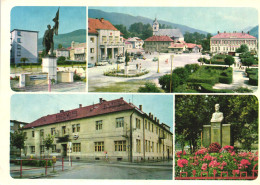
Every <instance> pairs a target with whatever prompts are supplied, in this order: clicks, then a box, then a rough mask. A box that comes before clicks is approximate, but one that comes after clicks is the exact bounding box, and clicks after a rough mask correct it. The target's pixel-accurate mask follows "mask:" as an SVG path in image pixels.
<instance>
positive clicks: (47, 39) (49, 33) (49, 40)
mask: <svg viewBox="0 0 260 185" xmlns="http://www.w3.org/2000/svg"><path fill="white" fill-rule="evenodd" d="M59 10H60V9H58V11H57V13H56V16H55V18H54V19H53V22H54V23H55V24H54V26H53V27H52V28H51V25H48V26H47V28H48V29H47V30H46V31H45V33H44V36H43V40H42V45H43V47H45V52H46V53H45V56H46V55H48V53H49V51H50V56H53V50H54V42H53V36H54V34H55V35H58V29H59Z"/></svg>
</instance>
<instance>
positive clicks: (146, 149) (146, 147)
mask: <svg viewBox="0 0 260 185" xmlns="http://www.w3.org/2000/svg"><path fill="white" fill-rule="evenodd" d="M147 143H148V141H147V140H145V151H146V152H148V144H147Z"/></svg>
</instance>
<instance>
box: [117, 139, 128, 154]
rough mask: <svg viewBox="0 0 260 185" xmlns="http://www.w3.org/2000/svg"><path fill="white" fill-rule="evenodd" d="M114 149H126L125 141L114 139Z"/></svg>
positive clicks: (118, 150)
mask: <svg viewBox="0 0 260 185" xmlns="http://www.w3.org/2000/svg"><path fill="white" fill-rule="evenodd" d="M115 151H116V152H121V151H126V141H115Z"/></svg>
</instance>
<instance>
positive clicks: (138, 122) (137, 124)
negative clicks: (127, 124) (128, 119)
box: [136, 118, 141, 129]
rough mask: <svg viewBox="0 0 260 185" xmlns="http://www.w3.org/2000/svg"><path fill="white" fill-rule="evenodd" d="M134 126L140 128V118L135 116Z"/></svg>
mask: <svg viewBox="0 0 260 185" xmlns="http://www.w3.org/2000/svg"><path fill="white" fill-rule="evenodd" d="M136 128H138V129H140V128H141V120H140V119H138V118H136Z"/></svg>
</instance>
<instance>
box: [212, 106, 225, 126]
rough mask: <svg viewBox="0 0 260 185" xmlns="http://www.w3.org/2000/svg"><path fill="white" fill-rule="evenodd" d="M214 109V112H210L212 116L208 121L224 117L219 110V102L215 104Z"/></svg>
mask: <svg viewBox="0 0 260 185" xmlns="http://www.w3.org/2000/svg"><path fill="white" fill-rule="evenodd" d="M215 111H216V112H214V113H213V114H212V118H211V121H210V122H222V121H223V119H224V116H223V113H222V112H219V104H216V105H215Z"/></svg>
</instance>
